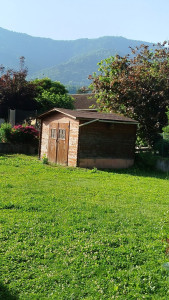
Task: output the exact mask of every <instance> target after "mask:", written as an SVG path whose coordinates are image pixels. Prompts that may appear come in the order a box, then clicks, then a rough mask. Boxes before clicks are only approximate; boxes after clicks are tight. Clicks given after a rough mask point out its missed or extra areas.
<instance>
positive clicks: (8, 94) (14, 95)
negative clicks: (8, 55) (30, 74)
mask: <svg viewBox="0 0 169 300" xmlns="http://www.w3.org/2000/svg"><path fill="white" fill-rule="evenodd" d="M0 72H1V77H0V104H3V105H5V106H6V107H8V108H10V109H23V110H34V109H36V108H37V102H36V101H35V100H34V97H35V95H36V89H35V86H34V85H33V84H32V83H30V82H28V81H27V80H26V76H27V69H26V68H24V57H23V56H22V57H21V58H20V70H19V71H14V70H13V69H7V70H5V68H4V67H3V66H1V67H0Z"/></svg>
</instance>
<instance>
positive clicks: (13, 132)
mask: <svg viewBox="0 0 169 300" xmlns="http://www.w3.org/2000/svg"><path fill="white" fill-rule="evenodd" d="M0 140H1V141H2V142H10V143H19V144H21V143H22V144H31V145H33V146H37V145H38V140H39V131H38V130H37V129H36V128H34V127H33V126H22V125H16V126H14V127H13V128H12V127H11V125H10V124H8V123H4V124H2V125H1V128H0Z"/></svg>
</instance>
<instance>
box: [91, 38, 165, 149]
mask: <svg viewBox="0 0 169 300" xmlns="http://www.w3.org/2000/svg"><path fill="white" fill-rule="evenodd" d="M131 51H132V55H128V56H124V57H120V56H118V55H116V56H115V57H110V58H108V59H105V60H102V61H101V62H100V63H99V64H98V65H99V71H100V74H99V75H96V74H94V75H93V76H92V77H91V76H90V77H89V78H90V79H93V82H92V84H91V88H92V90H93V92H95V95H96V98H97V103H98V105H99V109H100V110H101V111H109V112H110V111H113V112H119V113H123V114H125V115H127V116H130V117H132V118H134V119H136V120H137V121H139V124H140V126H139V135H140V137H141V138H144V140H146V141H147V142H148V143H149V144H150V145H153V144H154V142H155V141H156V139H157V138H158V133H160V132H161V131H162V128H163V127H164V126H165V125H166V124H167V116H166V110H167V105H169V52H168V48H167V47H166V42H164V43H163V44H162V45H161V44H158V45H157V46H156V47H154V48H153V49H152V50H151V49H149V47H148V46H146V45H141V46H140V47H139V48H136V49H132V48H131Z"/></svg>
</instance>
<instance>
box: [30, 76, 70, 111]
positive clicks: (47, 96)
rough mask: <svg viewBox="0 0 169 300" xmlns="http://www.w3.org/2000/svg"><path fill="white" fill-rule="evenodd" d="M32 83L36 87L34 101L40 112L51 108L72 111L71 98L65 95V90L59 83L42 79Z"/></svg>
mask: <svg viewBox="0 0 169 300" xmlns="http://www.w3.org/2000/svg"><path fill="white" fill-rule="evenodd" d="M32 83H33V84H34V85H35V87H36V91H37V96H36V98H35V100H36V101H37V103H38V105H39V110H40V111H41V112H44V111H46V110H49V109H52V108H53V107H62V108H70V109H73V107H74V106H73V98H72V97H71V96H69V95H68V94H67V93H68V91H67V89H66V88H65V86H64V85H63V84H61V83H60V82H57V81H52V80H51V79H49V78H44V79H36V80H34V81H32Z"/></svg>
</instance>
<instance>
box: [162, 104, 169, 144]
mask: <svg viewBox="0 0 169 300" xmlns="http://www.w3.org/2000/svg"><path fill="white" fill-rule="evenodd" d="M167 108H168V107H167ZM166 115H167V119H168V125H167V126H165V127H163V133H164V134H163V138H164V139H166V140H169V109H168V111H167V112H166Z"/></svg>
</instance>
